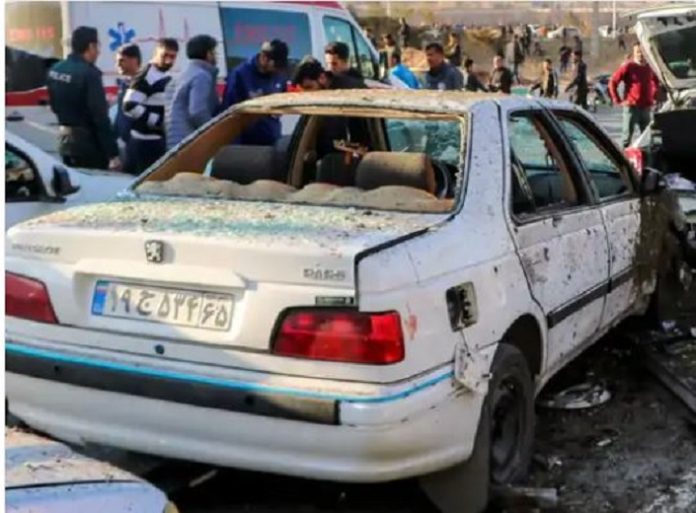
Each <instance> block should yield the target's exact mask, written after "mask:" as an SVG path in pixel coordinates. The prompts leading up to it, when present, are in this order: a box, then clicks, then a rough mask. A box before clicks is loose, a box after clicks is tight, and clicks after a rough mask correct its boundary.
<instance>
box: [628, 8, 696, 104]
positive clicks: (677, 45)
mask: <svg viewBox="0 0 696 513" xmlns="http://www.w3.org/2000/svg"><path fill="white" fill-rule="evenodd" d="M636 35H637V36H638V39H639V40H640V42H641V44H642V47H643V50H644V52H645V57H646V59H647V61H648V62H649V64H650V66H651V67H652V68H653V70H654V71H655V72H656V73H657V74H658V76H659V77H661V79H662V82H663V84H664V85H665V87H667V88H668V89H669V90H670V91H671V92H681V91H685V90H689V89H696V51H695V49H696V7H694V6H681V7H671V8H670V7H666V8H665V9H655V10H651V11H649V12H645V13H642V14H641V13H638V15H637V24H636ZM689 52H691V53H689Z"/></svg>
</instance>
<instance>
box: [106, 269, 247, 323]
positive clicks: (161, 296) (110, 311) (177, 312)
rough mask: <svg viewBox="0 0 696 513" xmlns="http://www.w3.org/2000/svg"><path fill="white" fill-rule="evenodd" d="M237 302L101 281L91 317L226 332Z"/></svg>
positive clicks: (225, 296)
mask: <svg viewBox="0 0 696 513" xmlns="http://www.w3.org/2000/svg"><path fill="white" fill-rule="evenodd" d="M233 311H234V298H233V297H232V296H230V295H228V294H214V293H209V292H196V291H191V290H176V289H164V288H158V287H143V286H140V285H131V284H128V283H119V282H113V281H104V280H100V281H98V282H97V284H96V286H95V287H94V296H93V297H92V315H96V316H100V317H119V318H122V319H134V320H138V321H150V322H158V323H161V324H171V325H175V326H190V327H194V328H201V329H206V330H216V331H227V330H229V329H230V325H231V323H232V314H233Z"/></svg>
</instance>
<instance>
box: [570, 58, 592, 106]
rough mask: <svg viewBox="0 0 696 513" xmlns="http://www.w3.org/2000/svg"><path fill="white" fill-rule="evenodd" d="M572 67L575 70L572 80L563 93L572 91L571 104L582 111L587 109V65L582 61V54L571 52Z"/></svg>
mask: <svg viewBox="0 0 696 513" xmlns="http://www.w3.org/2000/svg"><path fill="white" fill-rule="evenodd" d="M573 65H574V68H575V73H574V75H573V80H572V81H571V82H570V84H568V87H566V89H565V92H566V93H568V92H570V91H571V90H573V89H574V91H573V93H572V102H573V103H574V104H575V105H579V106H581V107H582V108H583V109H587V93H588V92H589V86H588V83H587V64H585V61H583V60H582V52H578V51H575V52H573Z"/></svg>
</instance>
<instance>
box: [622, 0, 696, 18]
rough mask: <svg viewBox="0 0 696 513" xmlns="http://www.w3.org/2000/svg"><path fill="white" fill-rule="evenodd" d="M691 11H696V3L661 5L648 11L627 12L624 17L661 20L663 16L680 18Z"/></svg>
mask: <svg viewBox="0 0 696 513" xmlns="http://www.w3.org/2000/svg"><path fill="white" fill-rule="evenodd" d="M690 11H696V4H695V3H680V4H674V5H661V6H655V7H651V8H648V9H640V10H637V11H631V12H627V13H625V14H624V15H623V17H633V16H635V17H637V18H638V19H641V18H643V19H645V18H659V17H662V16H680V15H683V14H686V13H688V12H690Z"/></svg>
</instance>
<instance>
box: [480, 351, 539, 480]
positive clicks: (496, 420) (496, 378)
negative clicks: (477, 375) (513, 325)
mask: <svg viewBox="0 0 696 513" xmlns="http://www.w3.org/2000/svg"><path fill="white" fill-rule="evenodd" d="M491 373H492V378H491V381H490V382H489V387H488V398H487V403H488V404H487V408H486V410H487V414H488V415H489V426H490V428H489V429H490V442H489V443H490V476H491V483H493V484H509V483H514V482H517V481H520V480H522V479H524V478H525V477H526V476H527V472H528V470H529V464H530V462H531V459H532V448H533V445H534V420H535V419H534V383H533V381H532V376H531V373H530V371H529V367H528V366H527V361H526V359H525V357H524V355H523V354H522V352H521V351H520V350H519V349H517V348H516V347H514V346H512V345H509V344H504V343H503V344H501V345H500V346H499V347H498V350H497V351H496V354H495V358H494V359H493V365H492V369H491Z"/></svg>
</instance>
